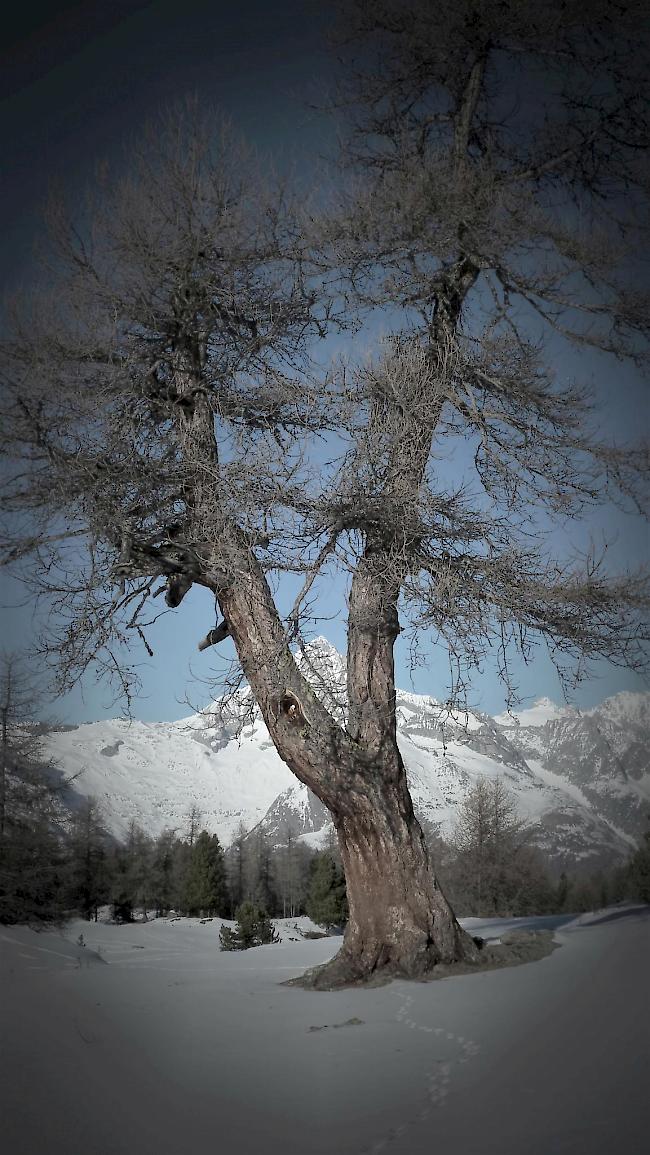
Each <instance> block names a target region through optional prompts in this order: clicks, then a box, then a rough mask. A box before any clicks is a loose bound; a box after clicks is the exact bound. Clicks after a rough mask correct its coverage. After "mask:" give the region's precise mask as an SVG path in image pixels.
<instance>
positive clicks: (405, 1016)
mask: <svg viewBox="0 0 650 1155" xmlns="http://www.w3.org/2000/svg"><path fill="white" fill-rule="evenodd" d="M395 993H396V994H397V995H398V996H399V997H400V998H401V1004H400V1006H399V1007H398V1009H397V1011H396V1013H395V1018H396V1020H397V1022H398V1023H402V1024H403V1025H404V1026H405V1027H408V1028H409V1030H412V1031H421V1032H422V1033H423V1034H427V1035H435V1036H436V1037H437V1038H438V1039H439V1040H440V1041H442V1040H444V1041H445V1042H451V1043H456V1044H457V1047H458V1054H457V1056H456V1057H455V1058H442V1057H438V1058H437V1059H435V1061H434V1062H433V1064H432V1066H431V1067H428V1068H427V1070H425V1072H424V1079H425V1086H426V1100H425V1103H424V1106H423V1107H422V1109H421V1110H420V1111H419V1112H418V1114H417V1115H416V1116H414V1117H413V1118H411V1119H407V1120H406V1121H405V1122H404V1123H401V1124H400V1125H399V1126H398V1127H392V1128H391V1129H390V1131H388V1133H387V1134H386V1135H383V1136H382V1137H381V1139H378V1140H377V1141H376V1142H375V1143H373V1144H370V1145H368V1146H364V1147H363V1148H362V1150H361V1153H360V1155H380V1152H382V1151H384V1150H385V1149H386V1148H387V1147H389V1145H390V1144H391V1143H393V1142H394V1141H395V1140H396V1139H399V1138H401V1137H402V1136H403V1135H404V1134H405V1133H406V1132H407V1131H408V1129H409V1127H411V1126H412V1124H413V1123H416V1122H419V1123H421V1122H423V1121H424V1120H426V1119H428V1117H429V1116H430V1115H431V1113H432V1112H433V1111H434V1110H435V1109H436V1108H439V1107H444V1105H445V1102H446V1100H447V1097H448V1095H449V1086H450V1083H451V1078H452V1074H453V1069H454V1066H456V1065H460V1064H461V1063H467V1062H469V1061H470V1059H472V1058H474V1057H475V1056H476V1055H478V1053H479V1051H480V1049H481V1048H480V1046H479V1044H478V1043H476V1042H474V1040H473V1039H468V1038H466V1037H465V1035H455V1034H454V1033H453V1032H452V1031H448V1030H446V1029H445V1028H444V1027H430V1026H427V1025H426V1024H424V1023H418V1022H416V1021H415V1019H414V1018H412V1015H411V1008H412V1004H413V995H410V994H408V993H407V992H406V991H396V992H395Z"/></svg>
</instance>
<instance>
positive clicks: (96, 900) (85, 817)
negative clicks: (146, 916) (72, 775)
mask: <svg viewBox="0 0 650 1155" xmlns="http://www.w3.org/2000/svg"><path fill="white" fill-rule="evenodd" d="M107 852H108V835H107V833H106V831H105V829H104V827H103V825H102V814H101V810H100V808H99V805H98V803H97V801H96V800H95V799H94V798H86V799H84V801H83V802H82V804H81V806H80V808H79V810H78V811H77V813H76V814H75V815H74V816H73V818H72V822H71V825H70V831H69V835H68V856H69V900H70V903H71V905H72V906H73V907H74V908H75V909H77V910H78V911H79V912H80V914H82V915H83V917H84V918H87V919H88V920H89V921H90V919H91V918H93V917H94V918H95V921H97V908H98V906H100V905H101V904H102V903H104V902H106V900H107V898H108V894H109V873H108V871H109V867H108V853H107Z"/></svg>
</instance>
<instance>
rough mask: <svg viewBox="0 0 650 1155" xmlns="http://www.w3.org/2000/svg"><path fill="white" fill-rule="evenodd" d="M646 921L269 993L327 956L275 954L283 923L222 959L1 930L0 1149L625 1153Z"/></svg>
mask: <svg viewBox="0 0 650 1155" xmlns="http://www.w3.org/2000/svg"><path fill="white" fill-rule="evenodd" d="M649 913H650V910H649V908H645V907H643V908H641V907H629V908H625V909H615V910H610V911H601V912H596V913H595V914H594V916H593V918H592V919H591V921H589V920H585V919H580V920H578V921H575V920H574V921H573V923H571V924H569V922H567V920H566V919H565V920H564V925H562V920H560V919H558V920H555V925H556V927H557V929H556V938H557V940H558V942H560V943H561V944H562V945H561V948H560V949H558V950H556V951H555V952H554V953H553V954H552V955H551V956H549V957H547V958H545V959H543V960H542V961H540V962H536V963H532V964H528V965H526V966H520V967H515V968H509V969H504V970H499V971H491V972H480V973H477V974H472V975H466V976H458V977H455V978H451V979H445V980H443V981H440V982H432V983H405V982H394V983H392V984H390V985H387V986H384V987H379V988H369V989H363V990H358V989H354V990H346V991H337V992H314V991H305V990H302V989H300V988H296V987H287V986H283V985H282V983H283V982H284V980H286V979H287V978H289V977H291V976H292V975H295V974H299V973H301V972H302V971H303V970H304V969H306V968H307V967H310V966H314V965H316V964H317V963H319V962H322V961H325V959H327V958H328V957H331V955H332V954H333V953H334V952H335V951H336V950H337V949H338V946H339V945H340V940H339V939H335V938H330V939H317V940H306V939H300V940H299V941H292V940H293V939H294V938H296V937H297V935H296V932H295V930H294V923H295V922H296V921H297V922H298V925H299V926H301V925H303V924H304V925H303V929H304V928H305V927H306V925H307V920H304V919H300V920H292V919H286V920H280V921H279V924H278V925H279V928H280V930H281V934H282V941H281V943H280V944H278V945H277V946H267V947H260V948H257V949H255V950H251V951H247V952H242V953H235V952H220V951H219V950H218V930H219V926H220V925H221V922H220V920H217V919H215V920H214V921H213V922H211V923H205V924H203V925H201V924H200V922H199V921H198V920H192V919H186V920H182V921H180V922H175V923H172V922H169V921H167V920H162V919H161V920H156V921H152V922H149V923H147V924H135V925H131V926H125V927H116V926H110V925H102V924H101V923H98V924H88V923H84V922H75V923H71V924H69V925H68V926H67V927H66V928H65V931H64V934H63V936H62V935H61V933H60V932H59V933H56V932H54V933H42V934H36V933H35V932H34V931H31V930H29V929H28V928H24V927H3V928H0V958H1V960H2V967H1V975H0V977H1V980H2V983H1V989H0V995H1V999H2V1025H3V1031H2V1043H1V1048H2V1050H1V1059H2V1067H3V1071H2V1080H1V1087H2V1099H3V1102H2V1109H1V1117H2V1119H3V1123H2V1124H1V1125H0V1127H1V1130H0V1136H2V1138H3V1140H4V1143H5V1150H7V1151H8V1152H11V1153H12V1155H40V1153H41V1152H42V1153H43V1155H63V1153H64V1152H65V1155H126V1153H127V1152H128V1153H129V1155H131V1153H132V1152H134V1151H137V1152H138V1153H139V1155H184V1153H185V1152H187V1151H192V1152H193V1151H195V1150H197V1151H203V1150H208V1149H209V1150H210V1151H213V1150H216V1151H217V1152H219V1153H221V1152H223V1155H231V1153H232V1155H249V1153H250V1155H253V1153H257V1152H258V1151H260V1150H264V1152H265V1153H270V1155H379V1153H380V1152H386V1153H388V1155H420V1153H422V1155H424V1153H425V1152H426V1153H427V1155H429V1153H430V1152H432V1151H433V1150H434V1149H438V1150H448V1149H450V1148H451V1147H452V1145H453V1149H454V1150H456V1151H457V1152H459V1155H474V1153H476V1155H479V1152H480V1153H481V1155H490V1153H492V1152H494V1155H496V1153H497V1152H498V1153H499V1155H520V1153H521V1152H522V1151H526V1152H527V1155H564V1153H565V1152H566V1153H569V1152H572V1153H582V1152H588V1153H589V1155H606V1153H607V1155H610V1153H611V1152H612V1151H614V1150H616V1151H618V1150H621V1151H622V1152H625V1153H626V1155H628V1153H629V1155H631V1153H632V1152H636V1151H637V1150H638V1151H640V1150H642V1149H643V1143H642V1142H641V1140H642V1138H643V1135H644V1133H645V1121H644V1120H645V1104H646V1099H647V1085H646V1083H647V1075H646V1071H647V1059H648V1058H649V1057H650V1056H649V1055H648V1040H647V1030H646V1025H645V1020H644V1017H643V1014H642V1008H643V1006H644V1005H645V1006H647V984H646V974H647V955H648V946H649V945H650V935H649V931H650V918H649V917H648V915H649ZM466 925H467V928H468V929H470V930H471V931H472V933H482V934H483V935H486V936H488V937H497V936H498V935H499V934H501V933H504V932H505V931H508V930H511V929H512V928H513V925H520V926H525V927H530V926H531V925H538V926H541V927H549V926H550V925H553V920H549V919H540V920H535V919H527V920H501V921H497V920H492V921H490V922H488V923H486V922H481V921H480V920H477V919H472V920H467V922H466ZM80 934H83V936H84V940H85V943H86V946H85V947H81V946H79V945H78V943H77V940H78V937H79V935H80Z"/></svg>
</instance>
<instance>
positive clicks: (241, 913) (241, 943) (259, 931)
mask: <svg viewBox="0 0 650 1155" xmlns="http://www.w3.org/2000/svg"><path fill="white" fill-rule="evenodd" d="M236 919H237V925H236V926H235V929H234V930H231V928H230V927H228V926H222V928H221V930H220V932H219V939H220V942H221V949H222V950H248V949H249V948H250V947H253V946H265V945H266V944H268V943H277V942H279V941H280V935H279V934H278V932H277V930H276V929H275V927H274V926H273V924H272V922H271V920H270V918H269V917H268V915H267V913H266V911H265V910H264V909H263V908H262V907H260V906H258V905H257V903H255V902H242V904H241V906H238V907H237V911H236Z"/></svg>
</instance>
